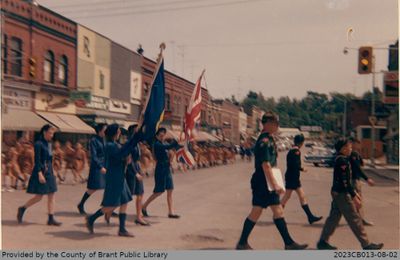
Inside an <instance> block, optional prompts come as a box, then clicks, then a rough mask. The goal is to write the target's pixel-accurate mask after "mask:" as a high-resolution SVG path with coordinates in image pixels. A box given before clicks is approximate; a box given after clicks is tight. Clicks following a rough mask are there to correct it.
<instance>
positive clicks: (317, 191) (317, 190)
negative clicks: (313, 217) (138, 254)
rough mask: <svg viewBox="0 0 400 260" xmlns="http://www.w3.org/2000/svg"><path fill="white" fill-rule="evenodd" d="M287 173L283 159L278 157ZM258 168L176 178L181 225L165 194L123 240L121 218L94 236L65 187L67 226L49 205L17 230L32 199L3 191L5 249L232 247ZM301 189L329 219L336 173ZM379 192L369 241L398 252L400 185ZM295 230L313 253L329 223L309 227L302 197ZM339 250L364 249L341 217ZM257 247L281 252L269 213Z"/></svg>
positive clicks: (370, 213)
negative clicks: (50, 215) (52, 220)
mask: <svg viewBox="0 0 400 260" xmlns="http://www.w3.org/2000/svg"><path fill="white" fill-rule="evenodd" d="M280 158H281V160H280V167H281V169H284V167H283V160H282V158H284V155H283V154H282V155H281V156H280ZM252 169H253V167H252V164H250V163H246V162H240V161H239V162H237V163H236V164H233V165H228V166H220V167H216V168H209V169H203V170H197V171H194V172H189V173H187V174H182V173H177V174H175V175H174V180H175V187H176V190H175V197H174V198H175V206H176V209H177V213H179V214H181V215H182V218H181V219H179V220H173V219H168V218H167V217H166V215H167V205H166V197H165V195H164V196H163V197H161V198H159V199H158V200H156V201H155V202H154V203H153V204H152V205H150V207H149V208H148V211H149V214H151V215H152V216H153V217H151V218H149V221H150V222H151V224H152V226H151V227H141V226H136V225H135V224H134V223H133V220H134V215H133V213H134V205H133V204H131V205H130V206H129V209H128V210H129V212H128V213H129V215H128V218H129V219H128V224H127V228H128V229H129V230H130V231H131V232H133V233H134V234H135V236H136V237H135V238H121V237H118V236H117V229H118V219H112V224H111V225H110V226H107V225H105V224H104V220H103V219H99V221H98V222H97V223H96V225H95V232H96V234H95V235H89V234H88V232H87V230H86V228H85V225H84V218H83V217H82V216H80V215H79V214H78V213H77V210H76V204H77V202H78V201H79V199H80V197H81V196H82V193H83V192H84V189H85V186H84V185H76V186H72V185H61V186H59V192H58V193H57V207H56V211H57V213H56V216H57V219H58V220H60V221H62V222H63V225H62V227H48V226H47V225H46V221H47V215H46V203H45V201H42V202H40V204H38V205H35V206H34V207H33V208H30V209H28V211H27V212H26V215H25V224H22V225H18V224H17V222H16V219H15V215H16V209H17V207H18V206H19V205H21V204H23V203H24V202H25V201H26V200H27V199H28V198H29V195H27V194H26V193H25V192H23V191H18V192H14V193H4V192H3V193H2V224H3V225H2V233H3V236H2V243H3V249H17V248H24V249H85V248H86V249H87V248H91V249H99V250H100V249H233V248H234V246H235V244H236V242H237V240H238V237H239V235H240V231H241V228H242V223H243V220H244V219H245V217H246V216H247V214H248V212H249V210H250V208H251V204H250V203H251V191H250V184H249V179H250V177H251V173H252ZM308 170H309V171H308V172H307V173H304V174H303V176H302V183H303V187H304V189H305V192H306V195H307V197H308V200H309V204H310V207H311V209H312V211H314V212H315V214H317V215H322V216H325V217H326V215H327V214H328V211H329V206H330V197H329V190H330V185H331V179H332V169H328V168H315V167H313V166H311V165H310V166H309V167H308ZM377 178H378V177H375V180H376V181H377V186H376V187H368V186H367V185H364V193H365V197H366V205H365V207H366V214H367V217H368V219H369V220H371V221H373V222H375V223H376V225H375V226H374V227H367V232H368V235H369V236H370V239H371V241H374V242H384V243H385V248H388V249H398V248H399V185H398V183H397V182H393V181H390V180H387V179H377ZM152 189H153V179H152V178H147V179H146V180H145V198H147V197H148V196H149V194H150V192H151V191H152ZM100 200H101V194H100V193H99V194H95V195H94V196H92V197H91V198H90V199H89V201H88V203H87V207H86V208H87V211H88V212H94V211H95V210H96V209H97V207H98V205H99V202H100ZM285 216H286V220H287V222H288V223H289V225H288V226H289V231H290V233H291V234H292V236H293V238H294V239H295V240H296V241H299V242H306V243H309V245H310V248H311V249H315V243H316V241H317V239H318V237H319V235H320V232H321V228H322V225H323V222H321V223H318V224H314V225H312V226H310V225H308V223H307V222H306V217H305V215H304V213H303V211H302V209H301V208H300V206H299V203H298V200H297V197H296V196H293V198H292V199H291V200H290V201H289V203H288V204H287V207H286V209H285ZM331 242H332V244H334V245H336V246H338V247H339V248H341V249H360V245H359V243H358V241H357V240H356V238H355V237H354V236H353V234H352V233H351V230H350V229H349V227H348V226H347V224H346V223H345V221H344V220H343V219H342V222H341V225H340V227H339V228H338V229H337V231H336V233H335V234H334V236H333V238H332V240H331ZM250 243H251V245H252V246H253V247H254V248H255V249H259V250H271V249H282V248H283V244H282V242H281V239H280V237H279V234H278V231H277V230H276V228H275V226H274V224H273V222H272V214H271V212H270V211H269V210H268V211H266V212H265V213H264V215H263V216H262V217H261V219H260V221H259V223H258V224H257V226H256V227H255V229H254V231H253V234H252V236H251V238H250Z"/></svg>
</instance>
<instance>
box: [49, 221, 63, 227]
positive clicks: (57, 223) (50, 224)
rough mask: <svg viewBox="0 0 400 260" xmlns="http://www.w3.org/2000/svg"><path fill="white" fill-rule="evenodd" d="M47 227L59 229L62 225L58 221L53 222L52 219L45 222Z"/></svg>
mask: <svg viewBox="0 0 400 260" xmlns="http://www.w3.org/2000/svg"><path fill="white" fill-rule="evenodd" d="M47 225H49V226H57V227H59V226H61V225H62V223H61V222H58V221H55V220H54V219H52V220H49V221H47Z"/></svg>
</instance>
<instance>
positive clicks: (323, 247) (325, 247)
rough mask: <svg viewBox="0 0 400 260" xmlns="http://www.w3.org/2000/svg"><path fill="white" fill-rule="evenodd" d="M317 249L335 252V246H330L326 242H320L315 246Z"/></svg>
mask: <svg viewBox="0 0 400 260" xmlns="http://www.w3.org/2000/svg"><path fill="white" fill-rule="evenodd" d="M317 249H319V250H337V249H338V248H337V247H336V246H332V245H330V244H329V243H328V242H326V241H323V240H320V241H318V244H317Z"/></svg>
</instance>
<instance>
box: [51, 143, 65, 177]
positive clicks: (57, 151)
mask: <svg viewBox="0 0 400 260" xmlns="http://www.w3.org/2000/svg"><path fill="white" fill-rule="evenodd" d="M53 147H54V149H53V171H54V175H55V176H56V178H58V180H59V181H60V183H63V182H64V179H63V177H62V175H61V169H62V162H63V160H64V159H63V158H64V152H63V150H62V149H61V145H60V142H58V141H55V142H54V146H53Z"/></svg>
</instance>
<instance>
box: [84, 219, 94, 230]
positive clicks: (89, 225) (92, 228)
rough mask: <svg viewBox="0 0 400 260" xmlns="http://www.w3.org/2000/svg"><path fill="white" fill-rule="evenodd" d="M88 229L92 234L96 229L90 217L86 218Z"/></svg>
mask: <svg viewBox="0 0 400 260" xmlns="http://www.w3.org/2000/svg"><path fill="white" fill-rule="evenodd" d="M85 219H86V227H87V229H88V230H89V233H90V234H94V227H93V223H91V221H90V218H89V216H86V218H85Z"/></svg>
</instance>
